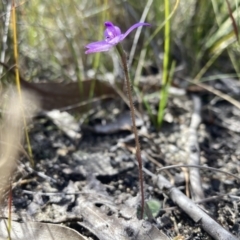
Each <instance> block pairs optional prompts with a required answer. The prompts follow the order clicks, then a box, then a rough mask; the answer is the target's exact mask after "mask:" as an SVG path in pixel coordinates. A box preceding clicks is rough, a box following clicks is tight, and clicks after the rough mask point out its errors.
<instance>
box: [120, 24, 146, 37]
mask: <svg viewBox="0 0 240 240" xmlns="http://www.w3.org/2000/svg"><path fill="white" fill-rule="evenodd" d="M141 26H151V24H149V23H136V24H134V25H132V26H131V27H130V28H129V29H128V30H127V31H126V32H125V33H124V34H122V36H121V40H120V41H122V40H123V39H124V38H125V37H126V36H127V35H128V34H129V33H130V32H132V31H133V30H134V29H135V28H138V27H141Z"/></svg>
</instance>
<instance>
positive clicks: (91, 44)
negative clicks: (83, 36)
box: [85, 40, 108, 48]
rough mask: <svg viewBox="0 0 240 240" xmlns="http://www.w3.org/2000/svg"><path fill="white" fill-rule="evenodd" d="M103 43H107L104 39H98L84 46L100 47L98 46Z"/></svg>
mask: <svg viewBox="0 0 240 240" xmlns="http://www.w3.org/2000/svg"><path fill="white" fill-rule="evenodd" d="M105 44H108V43H107V42H106V41H105V40H103V41H98V42H92V43H89V44H88V45H86V46H85V48H94V47H100V46H103V45H105Z"/></svg>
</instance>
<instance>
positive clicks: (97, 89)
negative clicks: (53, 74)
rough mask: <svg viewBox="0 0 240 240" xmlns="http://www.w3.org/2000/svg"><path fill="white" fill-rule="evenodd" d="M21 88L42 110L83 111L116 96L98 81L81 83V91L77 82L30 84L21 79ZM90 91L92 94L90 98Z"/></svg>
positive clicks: (112, 90) (113, 91) (104, 84)
mask: <svg viewBox="0 0 240 240" xmlns="http://www.w3.org/2000/svg"><path fill="white" fill-rule="evenodd" d="M21 87H22V88H23V89H24V90H27V91H29V92H30V93H32V94H34V95H36V96H37V97H38V98H39V99H40V103H41V107H42V109H43V110H53V109H59V110H74V111H85V110H86V109H89V107H91V106H92V104H91V103H92V102H94V101H96V100H99V99H104V98H110V97H116V96H118V94H117V93H116V91H115V90H114V89H113V88H112V87H111V86H110V85H109V84H107V83H105V82H102V81H99V80H85V81H82V89H81V86H80V83H78V82H70V83H67V84H66V83H54V82H45V83H32V82H27V81H25V80H23V79H21ZM92 89H93V94H92V96H90V93H91V91H92Z"/></svg>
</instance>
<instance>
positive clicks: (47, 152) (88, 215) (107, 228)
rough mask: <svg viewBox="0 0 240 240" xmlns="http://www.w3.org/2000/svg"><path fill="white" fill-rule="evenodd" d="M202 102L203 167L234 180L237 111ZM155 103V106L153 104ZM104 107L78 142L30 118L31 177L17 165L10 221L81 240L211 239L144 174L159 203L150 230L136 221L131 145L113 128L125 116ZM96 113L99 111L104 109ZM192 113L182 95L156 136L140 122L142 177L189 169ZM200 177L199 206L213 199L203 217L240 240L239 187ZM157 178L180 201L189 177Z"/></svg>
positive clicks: (41, 118) (150, 195) (48, 122)
mask: <svg viewBox="0 0 240 240" xmlns="http://www.w3.org/2000/svg"><path fill="white" fill-rule="evenodd" d="M203 94H204V95H205V98H202V101H203V103H202V104H203V107H202V109H201V114H202V117H203V121H202V122H201V123H200V125H199V128H198V130H197V141H198V144H199V149H200V152H199V154H200V156H199V157H200V162H201V165H204V166H211V167H216V168H220V169H222V170H225V171H229V172H231V173H233V174H236V175H238V176H239V152H238V151H239V150H238V144H239V142H240V137H239V136H238V134H237V133H236V131H234V125H233V127H231V124H232V123H231V121H230V119H232V121H233V122H236V117H237V116H239V112H240V111H239V109H237V108H236V107H233V106H232V105H230V104H229V103H228V102H226V101H223V100H219V101H217V102H210V101H209V100H208V99H213V98H214V96H213V95H212V94H211V93H210V94H209V93H206V92H204V93H203ZM157 101H158V100H157V99H156V102H157ZM154 102H155V100H154V98H153V99H152V103H151V104H153V105H154ZM63 105H64V104H63ZM63 105H61V107H62V106H63ZM106 106H107V107H106V108H104V111H105V114H102V115H98V118H94V115H89V120H88V123H86V124H85V125H86V126H89V127H90V128H81V124H80V123H79V125H80V126H79V129H80V130H75V133H76V134H80V135H81V137H80V138H78V137H72V136H73V135H69V134H68V133H67V131H65V130H64V129H63V128H62V127H60V126H59V125H58V124H57V125H56V122H55V120H54V118H49V117H46V116H47V115H37V116H36V117H35V119H34V122H33V124H32V129H31V131H30V135H31V142H32V147H33V152H34V160H35V164H36V166H35V169H34V170H35V171H29V168H30V166H29V162H27V161H25V160H24V159H22V161H23V162H24V164H23V169H21V174H22V176H21V177H19V176H18V181H17V182H16V183H15V185H14V190H13V206H14V212H13V219H14V220H18V221H19V220H21V221H27V220H29V219H31V220H32V221H37V222H47V223H55V224H59V223H65V224H66V225H67V226H69V227H72V228H75V229H77V230H78V231H79V229H80V231H81V233H82V234H83V235H85V236H86V239H91V238H92V239H147V238H146V236H150V238H149V239H161V238H159V236H161V237H162V239H168V238H170V239H171V238H174V237H176V236H177V235H178V236H184V238H185V239H212V238H211V236H210V235H209V234H207V233H206V232H205V231H204V230H202V229H201V228H200V224H199V223H194V221H193V220H191V218H190V217H189V216H188V215H187V214H186V213H184V211H182V210H180V209H179V208H176V205H175V204H174V203H173V201H172V199H170V197H169V196H168V197H167V196H166V194H165V192H164V191H163V190H162V189H161V188H158V187H157V186H156V185H155V184H154V183H153V181H152V179H151V178H150V177H149V176H148V175H147V174H146V175H145V179H146V186H145V191H146V193H147V194H146V196H147V199H157V200H158V201H159V202H160V206H161V209H160V210H159V213H158V214H157V216H156V217H155V218H154V219H152V220H151V221H150V222H148V221H146V220H142V221H139V220H138V219H137V218H136V215H137V212H136V211H137V206H138V204H139V197H138V195H137V194H138V183H137V182H138V181H137V179H138V173H137V166H136V163H135V160H134V152H133V147H134V142H133V138H132V137H130V136H131V132H130V131H129V127H121V126H122V125H121V124H120V123H121V121H119V119H121V118H122V119H124V124H125V125H123V126H129V119H128V118H127V117H126V116H127V114H128V113H127V112H126V110H125V109H127V108H125V107H124V106H123V107H122V106H120V104H119V100H117V99H116V100H112V101H111V104H108V105H106ZM64 107H66V105H64ZM116 108H117V109H119V110H118V111H116ZM226 109H227V111H228V113H227V112H226V111H225V110H226ZM95 111H96V113H97V112H98V111H102V108H101V107H100V108H96V110H95ZM115 112H116V114H113V113H115ZM192 113H193V102H192V100H191V98H189V97H188V96H187V95H186V96H182V95H181V101H179V98H178V97H177V96H173V97H170V99H169V103H168V109H167V110H166V115H165V116H166V118H165V121H164V123H163V127H162V130H161V131H160V132H156V131H155V130H154V129H153V128H152V126H151V125H150V124H149V121H148V120H147V121H142V122H140V124H139V125H138V127H139V128H142V127H144V128H145V129H146V131H147V134H146V135H144V134H143V135H141V134H140V141H141V148H142V150H143V152H145V153H146V154H144V153H143V155H144V158H143V160H144V167H145V168H146V169H148V171H150V172H152V173H154V174H157V168H159V166H167V165H175V164H187V163H188V156H189V153H188V151H187V149H188V138H189V135H188V130H189V126H190V122H191V117H192ZM59 116H61V115H59ZM62 116H65V115H62ZM96 116H97V115H96ZM99 116H100V117H99ZM59 119H61V117H59ZM224 122H225V123H224ZM226 123H227V124H226ZM75 124H76V123H75ZM126 124H127V125H126ZM118 125H119V127H117V126H118ZM96 126H97V127H96ZM101 126H102V130H101ZM76 129H77V128H76ZM81 129H82V130H81ZM76 136H78V135H76ZM156 163H158V164H157V165H156ZM36 172H38V173H42V174H36ZM199 174H200V177H201V182H202V188H203V191H204V194H205V198H206V199H207V198H211V197H213V196H216V197H217V196H218V195H219V197H218V198H215V199H212V200H211V199H210V200H208V201H207V202H206V203H204V207H205V209H206V211H207V213H208V214H210V216H212V217H213V219H215V220H216V221H217V222H218V223H220V225H221V226H222V227H223V228H225V229H226V230H227V231H229V232H231V233H232V234H234V235H235V236H238V237H239V236H240V226H239V221H238V220H239V217H238V216H239V214H238V213H239V208H240V206H239V204H240V203H239V194H240V193H239V191H238V186H239V183H238V182H237V181H236V180H235V179H233V178H231V177H229V176H227V175H224V174H220V173H218V172H212V171H207V170H200V173H199ZM163 175H164V176H165V177H166V178H168V179H169V180H171V182H172V184H174V185H175V186H177V187H178V188H179V189H180V190H181V191H182V192H183V193H186V191H187V189H188V188H189V186H188V184H187V183H188V173H187V174H185V173H184V171H182V170H181V169H177V168H176V169H170V170H168V171H165V172H164V173H163ZM51 178H52V179H53V180H54V181H50V180H49V179H51ZM190 193H191V189H190ZM201 200H203V201H204V199H201ZM4 215H5V216H6V213H5V214H4ZM74 223H75V224H74ZM144 226H145V227H144ZM113 234H114V235H113ZM113 236H114V238H113ZM116 236H117V238H116ZM80 239H81V238H80ZM219 239H220V238H219Z"/></svg>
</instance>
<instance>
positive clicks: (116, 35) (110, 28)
mask: <svg viewBox="0 0 240 240" xmlns="http://www.w3.org/2000/svg"><path fill="white" fill-rule="evenodd" d="M141 26H150V24H149V23H136V24H134V25H132V26H131V27H130V28H129V29H128V30H127V31H126V32H125V33H124V34H122V33H121V30H120V28H119V27H117V26H114V25H113V24H112V23H111V22H105V27H106V30H105V31H104V37H105V40H103V41H99V42H93V43H89V44H88V45H87V46H85V48H87V50H86V52H85V53H86V54H89V53H96V52H105V51H108V50H110V49H111V48H112V47H114V46H116V45H117V44H118V43H120V42H121V41H123V39H124V38H125V37H127V35H128V34H129V33H130V32H131V31H133V30H134V29H135V28H138V27H141Z"/></svg>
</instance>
